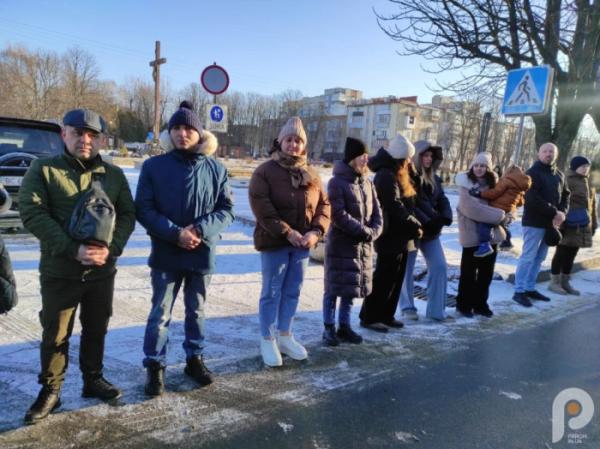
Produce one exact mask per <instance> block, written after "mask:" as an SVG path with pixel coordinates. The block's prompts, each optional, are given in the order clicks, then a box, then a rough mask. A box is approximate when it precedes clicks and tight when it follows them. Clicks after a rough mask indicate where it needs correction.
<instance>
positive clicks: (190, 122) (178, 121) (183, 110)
mask: <svg viewBox="0 0 600 449" xmlns="http://www.w3.org/2000/svg"><path fill="white" fill-rule="evenodd" d="M177 125H186V126H190V127H192V128H194V129H195V130H196V131H198V134H202V125H201V124H200V119H199V118H198V115H197V114H196V113H195V112H194V106H193V105H192V103H190V102H189V101H182V102H181V104H180V105H179V109H177V110H176V111H175V113H174V114H173V115H172V116H171V119H170V120H169V132H170V131H171V128H173V127H174V126H177Z"/></svg>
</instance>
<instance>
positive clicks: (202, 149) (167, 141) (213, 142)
mask: <svg viewBox="0 0 600 449" xmlns="http://www.w3.org/2000/svg"><path fill="white" fill-rule="evenodd" d="M159 144H160V147H161V148H162V149H163V150H165V151H171V150H172V149H174V148H175V147H174V146H173V141H172V140H171V136H170V135H169V131H167V130H166V129H165V130H164V131H163V132H161V133H160V136H159ZM217 148H219V141H218V140H217V136H215V135H214V134H213V133H211V132H209V131H207V130H205V129H203V130H202V133H201V134H200V146H199V148H198V153H200V154H203V155H205V156H211V155H212V154H213V153H214V152H215V151H217Z"/></svg>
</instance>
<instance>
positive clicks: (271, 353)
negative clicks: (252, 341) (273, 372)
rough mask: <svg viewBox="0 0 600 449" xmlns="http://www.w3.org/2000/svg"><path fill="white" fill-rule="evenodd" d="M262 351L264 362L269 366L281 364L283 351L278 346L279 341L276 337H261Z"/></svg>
mask: <svg viewBox="0 0 600 449" xmlns="http://www.w3.org/2000/svg"><path fill="white" fill-rule="evenodd" d="M260 353H261V355H262V358H263V362H265V365H267V366H273V367H275V366H281V365H283V360H281V353H280V352H279V348H278V347H277V342H276V341H275V339H274V338H269V339H266V338H261V339H260Z"/></svg>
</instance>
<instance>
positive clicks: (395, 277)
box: [360, 134, 422, 332]
mask: <svg viewBox="0 0 600 449" xmlns="http://www.w3.org/2000/svg"><path fill="white" fill-rule="evenodd" d="M414 154H415V148H414V146H413V144H412V143H410V142H409V141H408V140H407V139H406V138H405V137H404V136H402V135H401V134H397V135H396V137H394V139H392V140H391V141H390V143H389V145H388V148H387V149H385V148H380V149H379V151H378V152H377V154H376V155H375V156H373V157H372V158H371V159H370V160H369V168H370V169H371V171H373V172H375V177H374V179H373V182H374V184H375V189H376V191H377V197H378V198H379V202H380V203H381V209H382V211H383V233H382V234H381V236H380V237H379V238H378V239H377V240H376V241H375V251H376V252H377V263H376V265H375V272H374V273H373V290H372V291H371V293H370V294H369V295H368V296H367V297H366V298H365V300H364V301H363V305H362V308H361V311H360V324H361V326H362V327H365V328H368V329H371V330H374V331H377V332H387V331H388V328H390V327H391V328H401V327H403V326H404V323H402V321H400V320H397V319H395V318H394V314H395V313H396V307H397V306H398V300H399V297H400V289H401V288H402V280H403V279H404V272H405V270H406V257H407V253H408V250H409V249H410V247H414V240H415V239H418V238H420V237H421V235H422V228H421V223H420V222H419V220H417V218H416V217H415V215H414V212H415V207H416V202H417V191H416V189H415V186H414V183H413V181H412V179H411V176H410V173H411V168H410V158H411V157H413V155H414Z"/></svg>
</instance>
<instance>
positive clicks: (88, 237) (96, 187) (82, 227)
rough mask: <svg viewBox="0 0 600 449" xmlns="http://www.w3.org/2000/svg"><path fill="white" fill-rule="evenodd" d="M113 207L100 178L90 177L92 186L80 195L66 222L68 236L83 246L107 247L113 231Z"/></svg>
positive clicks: (114, 216) (114, 218) (114, 214)
mask: <svg viewBox="0 0 600 449" xmlns="http://www.w3.org/2000/svg"><path fill="white" fill-rule="evenodd" d="M115 221H116V213H115V206H114V205H113V203H112V201H111V200H110V198H109V197H108V195H107V194H106V192H105V191H104V189H103V188H102V183H101V181H100V177H99V176H97V175H95V174H94V175H92V184H91V186H90V188H89V189H88V190H86V191H85V193H83V195H81V197H80V198H79V200H77V203H76V204H75V208H74V209H73V213H72V214H71V219H70V220H69V221H68V222H67V233H68V234H69V236H70V237H71V238H72V239H73V240H75V241H77V242H81V243H84V244H91V245H99V246H105V247H107V248H108V247H109V246H110V243H111V242H112V238H113V232H114V230H115Z"/></svg>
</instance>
